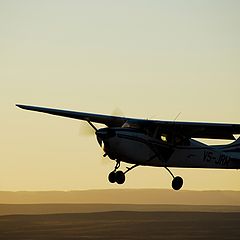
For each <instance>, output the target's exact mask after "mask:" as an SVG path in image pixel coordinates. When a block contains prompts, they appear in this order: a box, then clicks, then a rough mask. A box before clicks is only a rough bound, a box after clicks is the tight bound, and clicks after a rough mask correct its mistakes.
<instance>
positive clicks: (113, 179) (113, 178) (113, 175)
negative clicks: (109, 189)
mask: <svg viewBox="0 0 240 240" xmlns="http://www.w3.org/2000/svg"><path fill="white" fill-rule="evenodd" d="M108 181H109V182H110V183H115V182H116V173H115V172H114V171H113V172H110V173H109V175H108Z"/></svg>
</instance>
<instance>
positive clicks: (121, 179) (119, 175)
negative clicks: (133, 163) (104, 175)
mask: <svg viewBox="0 0 240 240" xmlns="http://www.w3.org/2000/svg"><path fill="white" fill-rule="evenodd" d="M115 178H116V182H117V183H118V184H123V183H124V182H125V174H124V173H123V172H122V171H117V172H116V173H115Z"/></svg>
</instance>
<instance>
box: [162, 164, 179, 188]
mask: <svg viewBox="0 0 240 240" xmlns="http://www.w3.org/2000/svg"><path fill="white" fill-rule="evenodd" d="M165 169H166V170H167V171H168V172H169V173H170V174H171V176H172V177H173V180H172V188H173V189H174V190H176V191H177V190H179V189H181V187H182V186H183V179H182V178H181V177H179V176H177V177H174V175H173V173H172V172H171V171H170V170H169V169H168V168H167V167H165Z"/></svg>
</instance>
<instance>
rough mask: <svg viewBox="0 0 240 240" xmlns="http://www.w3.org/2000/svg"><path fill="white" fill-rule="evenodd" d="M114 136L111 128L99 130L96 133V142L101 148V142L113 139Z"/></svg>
mask: <svg viewBox="0 0 240 240" xmlns="http://www.w3.org/2000/svg"><path fill="white" fill-rule="evenodd" d="M115 135H116V133H115V131H114V130H113V129H111V128H101V129H98V130H97V131H96V136H97V141H98V143H99V145H100V146H102V142H104V141H106V140H108V139H109V138H111V137H114V136H115Z"/></svg>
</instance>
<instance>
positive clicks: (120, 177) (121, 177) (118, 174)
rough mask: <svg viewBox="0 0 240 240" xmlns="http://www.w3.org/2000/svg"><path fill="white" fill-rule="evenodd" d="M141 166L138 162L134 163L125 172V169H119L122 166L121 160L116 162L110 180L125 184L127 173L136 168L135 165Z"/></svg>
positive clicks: (109, 176)
mask: <svg viewBox="0 0 240 240" xmlns="http://www.w3.org/2000/svg"><path fill="white" fill-rule="evenodd" d="M137 166H139V165H138V164H135V165H133V166H132V167H127V170H126V171H125V172H123V171H117V170H118V168H119V167H120V161H117V162H116V166H115V168H114V170H113V171H112V172H110V173H109V175H108V181H109V182H110V183H117V184H123V183H124V182H125V180H126V177H125V175H126V173H127V172H129V171H131V170H132V169H134V168H135V167H137Z"/></svg>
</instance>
